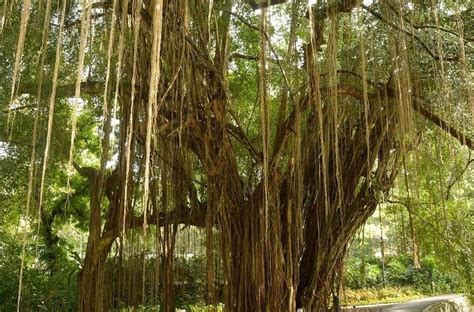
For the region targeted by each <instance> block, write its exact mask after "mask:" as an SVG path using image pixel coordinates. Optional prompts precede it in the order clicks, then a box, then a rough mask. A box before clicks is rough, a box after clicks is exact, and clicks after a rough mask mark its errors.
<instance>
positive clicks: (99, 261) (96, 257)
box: [78, 246, 110, 312]
mask: <svg viewBox="0 0 474 312" xmlns="http://www.w3.org/2000/svg"><path fill="white" fill-rule="evenodd" d="M109 250H110V248H108V249H102V250H101V249H100V248H98V246H91V247H90V249H89V248H88V250H87V252H86V258H85V260H84V264H83V266H82V269H81V271H80V272H79V287H78V297H79V311H84V312H85V311H91V312H101V311H108V309H109V307H108V306H107V304H106V303H105V302H104V301H105V300H104V293H105V289H104V287H105V283H104V281H105V262H106V259H107V254H108V252H109Z"/></svg>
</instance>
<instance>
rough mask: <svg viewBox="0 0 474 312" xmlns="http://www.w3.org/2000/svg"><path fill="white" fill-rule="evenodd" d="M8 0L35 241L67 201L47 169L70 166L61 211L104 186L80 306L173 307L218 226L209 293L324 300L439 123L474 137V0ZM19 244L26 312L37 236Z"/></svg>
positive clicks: (6, 33) (265, 303)
mask: <svg viewBox="0 0 474 312" xmlns="http://www.w3.org/2000/svg"><path fill="white" fill-rule="evenodd" d="M0 10H2V19H1V23H2V24H1V33H0V36H1V37H0V38H1V39H0V40H1V42H2V51H1V52H0V53H1V55H2V63H3V64H2V69H1V72H2V75H3V76H4V78H2V79H7V81H8V83H9V85H10V86H11V88H9V89H8V90H6V89H0V90H1V97H2V100H3V102H4V103H6V104H4V106H3V108H2V110H3V114H4V118H2V131H3V134H2V136H3V137H5V141H6V142H9V144H15V142H18V141H21V140H23V141H24V142H29V146H30V152H31V162H30V166H29V183H28V185H24V188H25V189H27V192H26V196H25V197H26V198H25V203H24V207H25V208H24V217H25V218H28V219H29V220H30V222H31V223H32V224H33V225H34V226H35V231H37V235H36V236H35V237H36V238H34V239H41V237H46V238H48V237H49V238H50V240H51V237H52V236H51V235H53V236H54V233H51V225H52V223H53V222H54V217H55V216H56V215H58V214H59V213H58V212H57V211H55V210H54V209H53V208H52V207H53V206H52V205H50V203H51V202H52V200H51V199H50V198H48V194H50V193H51V191H50V190H48V187H47V181H48V172H49V170H50V168H52V167H59V168H62V171H63V175H64V179H63V182H64V185H63V191H62V192H63V194H64V195H65V197H66V199H65V200H64V202H62V203H61V204H60V208H58V209H60V210H67V209H70V210H71V209H72V208H70V206H71V203H72V202H73V197H74V194H76V193H77V192H81V191H82V192H83V193H84V192H85V193H86V197H87V198H88V200H87V202H83V203H82V206H81V207H82V208H79V210H80V211H82V213H83V214H86V216H87V220H88V223H87V225H86V229H87V231H88V239H87V244H86V247H85V250H84V251H85V253H84V257H83V259H82V260H81V261H82V264H81V270H80V273H79V275H78V285H79V286H78V298H77V300H78V309H79V311H106V310H111V309H115V308H120V307H124V306H135V307H137V306H138V305H140V304H145V305H150V306H151V305H153V304H158V303H159V304H160V306H161V309H162V310H163V311H174V301H175V294H176V292H175V288H176V287H177V286H176V283H175V278H174V277H175V273H176V272H175V264H174V261H175V252H176V251H175V246H176V237H177V235H179V232H180V231H183V229H184V228H186V227H192V228H201V229H202V231H203V232H202V233H203V235H204V237H205V242H204V245H205V254H206V263H205V268H206V273H205V276H206V281H205V283H206V285H207V286H206V295H205V300H206V301H207V303H208V304H209V305H211V306H212V305H216V304H218V303H219V302H221V303H223V304H224V309H225V310H226V311H242V312H247V311H296V309H298V308H304V309H305V311H326V310H328V309H330V307H331V306H333V299H332V294H333V293H338V290H339V288H340V286H341V274H342V267H343V262H344V257H345V255H346V251H347V248H348V245H349V244H350V242H351V239H352V238H353V236H354V234H355V232H356V230H357V229H358V228H359V227H361V226H362V225H363V223H364V222H365V221H366V220H367V218H368V217H369V216H370V215H371V214H372V213H373V212H374V210H375V208H376V206H377V205H378V204H379V203H380V202H382V201H383V200H384V198H385V197H386V196H387V195H388V193H389V191H390V189H391V188H392V187H393V185H394V181H395V179H396V177H397V175H398V174H399V173H400V171H401V170H403V163H404V161H405V157H406V156H407V155H409V154H410V153H416V146H417V144H419V142H420V141H422V140H423V133H424V132H425V131H438V133H439V136H440V138H450V140H451V142H452V146H453V147H452V148H453V149H470V150H472V149H473V148H474V144H473V141H472V137H473V131H472V125H473V119H472V118H473V105H474V98H473V94H472V87H473V81H472V66H473V58H472V52H473V51H474V50H473V49H474V46H473V42H474V23H473V22H474V21H473V18H472V12H473V7H472V3H470V2H469V1H463V0H459V1H448V0H410V1H408V0H378V1H358V0H317V1H310V2H309V3H308V2H307V1H300V0H292V1H281V0H280V1H270V0H269V1H259V0H257V1H250V0H247V1H246V0H240V1H238V0H55V1H52V0H22V1H19V0H16V1H15V0H3V3H2V5H0ZM22 129H23V130H24V129H30V130H29V131H31V132H28V133H31V134H32V135H25V131H23V130H22ZM78 181H86V185H87V186H86V188H85V189H81V190H80V189H79V188H78V187H77V185H78ZM76 205H77V203H76ZM77 209H78V208H74V209H73V210H74V213H78V212H77ZM81 209H82V210H81ZM69 213H71V214H73V212H69ZM48 229H49V232H48ZM34 234H36V233H34ZM48 235H49V236H48ZM38 237H40V238H38ZM19 239H23V240H28V239H31V238H29V237H23V238H21V237H20V238H19ZM51 242H52V244H53V245H54V244H55V243H56V242H55V241H54V240H52V241H51ZM117 255H118V256H117ZM19 256H20V259H22V261H21V266H22V269H21V270H20V276H19V281H20V282H19V293H18V307H19V309H20V308H21V302H22V294H21V290H22V289H23V288H24V285H22V272H23V266H24V265H25V264H24V261H23V260H24V258H25V248H23V251H22V254H21V255H19ZM112 256H113V257H118V259H119V260H118V261H115V262H113V268H112V269H111V268H110V264H109V263H108V259H110V258H111V257H112ZM131 260H133V261H132V262H133V265H128V266H126V265H125V264H124V263H129V262H130V261H131ZM127 261H128V262H127ZM111 271H113V272H115V273H114V274H112V273H111ZM117 272H118V273H117ZM219 276H222V278H220V277H219Z"/></svg>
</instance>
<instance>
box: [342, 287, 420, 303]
mask: <svg viewBox="0 0 474 312" xmlns="http://www.w3.org/2000/svg"><path fill="white" fill-rule="evenodd" d="M423 296H424V295H423V294H422V293H421V292H419V291H417V290H415V289H413V288H411V287H385V288H363V289H346V290H345V292H344V295H343V297H342V299H343V301H342V304H343V305H348V306H353V305H367V304H376V303H397V302H404V301H409V300H414V299H418V298H421V297H423Z"/></svg>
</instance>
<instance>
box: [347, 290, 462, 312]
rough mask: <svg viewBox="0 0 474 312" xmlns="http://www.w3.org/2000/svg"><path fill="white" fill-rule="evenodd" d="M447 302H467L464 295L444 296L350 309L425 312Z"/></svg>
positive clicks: (382, 311)
mask: <svg viewBox="0 0 474 312" xmlns="http://www.w3.org/2000/svg"><path fill="white" fill-rule="evenodd" d="M446 301H451V302H457V303H465V300H464V298H463V296H462V295H457V294H452V295H443V296H437V297H429V298H423V299H418V300H413V301H408V302H404V303H395V304H382V305H373V306H364V307H357V309H349V311H360V312H362V311H380V312H401V311H405V312H421V311H423V309H426V308H427V307H429V306H431V305H433V304H437V303H442V302H446ZM465 311H469V308H467V307H466V310H465Z"/></svg>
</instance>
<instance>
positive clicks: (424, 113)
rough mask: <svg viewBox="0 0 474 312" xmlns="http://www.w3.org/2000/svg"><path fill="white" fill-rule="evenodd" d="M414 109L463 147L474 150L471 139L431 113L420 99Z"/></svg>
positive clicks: (415, 101)
mask: <svg viewBox="0 0 474 312" xmlns="http://www.w3.org/2000/svg"><path fill="white" fill-rule="evenodd" d="M413 108H414V110H415V111H417V112H418V113H420V115H422V116H423V117H425V118H426V119H427V120H429V121H431V122H432V123H434V124H435V125H436V126H438V127H439V128H440V129H442V130H444V131H446V132H447V133H449V134H450V135H451V136H452V137H453V138H455V139H456V140H458V141H459V143H461V145H466V146H467V147H469V149H471V150H474V142H473V140H472V139H471V138H469V137H467V136H466V135H465V134H464V133H462V132H461V131H459V130H458V129H456V128H454V127H453V126H451V125H449V124H448V123H447V122H446V121H445V120H443V119H442V118H441V117H439V116H438V115H436V114H435V113H433V112H432V111H430V110H429V109H428V108H427V107H426V105H424V103H423V102H422V101H421V100H420V99H415V100H414V105H413Z"/></svg>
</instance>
